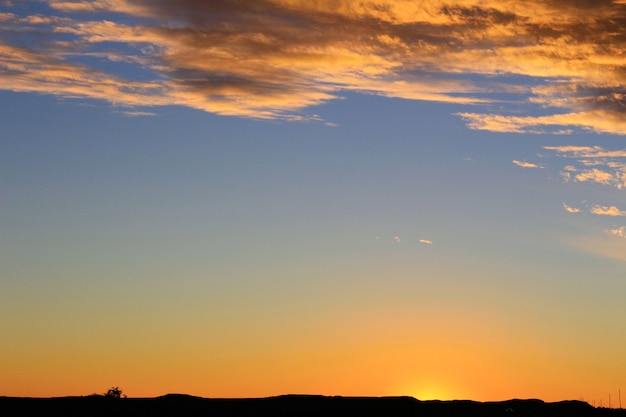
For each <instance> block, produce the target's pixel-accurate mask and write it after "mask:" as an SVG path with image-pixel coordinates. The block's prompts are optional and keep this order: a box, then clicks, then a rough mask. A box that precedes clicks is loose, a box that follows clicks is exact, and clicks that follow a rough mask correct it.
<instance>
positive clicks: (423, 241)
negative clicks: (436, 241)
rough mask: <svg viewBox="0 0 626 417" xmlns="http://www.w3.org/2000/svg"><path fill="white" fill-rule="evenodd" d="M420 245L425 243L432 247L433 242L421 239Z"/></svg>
mask: <svg viewBox="0 0 626 417" xmlns="http://www.w3.org/2000/svg"><path fill="white" fill-rule="evenodd" d="M420 243H423V244H425V245H432V244H433V242H432V240H428V239H420Z"/></svg>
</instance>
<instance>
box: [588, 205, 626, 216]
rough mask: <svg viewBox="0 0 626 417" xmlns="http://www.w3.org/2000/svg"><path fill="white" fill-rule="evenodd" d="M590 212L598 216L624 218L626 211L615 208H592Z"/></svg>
mask: <svg viewBox="0 0 626 417" xmlns="http://www.w3.org/2000/svg"><path fill="white" fill-rule="evenodd" d="M591 212H592V213H593V214H598V215H600V216H626V211H624V210H620V209H618V208H617V207H615V206H593V207H592V208H591Z"/></svg>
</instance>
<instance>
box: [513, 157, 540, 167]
mask: <svg viewBox="0 0 626 417" xmlns="http://www.w3.org/2000/svg"><path fill="white" fill-rule="evenodd" d="M511 162H513V164H515V165H517V166H518V167H521V168H543V166H541V165H538V164H534V163H532V162H526V161H518V160H517V159H514V160H513V161H511Z"/></svg>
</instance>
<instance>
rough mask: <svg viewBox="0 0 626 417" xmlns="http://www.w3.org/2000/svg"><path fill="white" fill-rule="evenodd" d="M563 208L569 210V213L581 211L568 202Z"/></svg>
mask: <svg viewBox="0 0 626 417" xmlns="http://www.w3.org/2000/svg"><path fill="white" fill-rule="evenodd" d="M563 208H564V209H565V211H567V212H568V213H580V209H579V208H577V207H570V206H568V205H567V204H565V203H563Z"/></svg>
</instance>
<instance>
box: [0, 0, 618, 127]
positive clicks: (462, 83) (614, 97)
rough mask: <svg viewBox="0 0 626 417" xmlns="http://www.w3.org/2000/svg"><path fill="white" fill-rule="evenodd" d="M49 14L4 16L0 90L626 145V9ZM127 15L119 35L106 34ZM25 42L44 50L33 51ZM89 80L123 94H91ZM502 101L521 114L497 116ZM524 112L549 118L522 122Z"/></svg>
mask: <svg viewBox="0 0 626 417" xmlns="http://www.w3.org/2000/svg"><path fill="white" fill-rule="evenodd" d="M44 3H45V4H47V5H48V7H49V13H48V14H49V15H46V16H44V15H42V14H37V15H34V14H33V15H26V16H18V15H17V14H15V13H3V14H2V15H0V20H2V21H3V28H2V29H0V33H3V34H7V35H10V36H3V37H2V39H4V41H3V42H4V43H3V44H2V47H3V48H5V53H4V54H3V55H2V56H0V74H1V75H2V79H3V80H5V82H4V83H3V84H2V85H0V88H3V89H11V90H13V91H37V92H39V93H47V94H54V95H59V96H64V97H87V98H96V99H101V100H106V101H109V102H111V103H113V104H116V105H125V106H130V107H133V106H158V105H172V104H173V105H183V106H188V107H193V108H197V109H201V110H204V111H207V112H212V113H218V114H227V115H237V116H243V117H253V118H285V119H294V120H301V119H303V118H312V119H316V118H317V116H315V115H310V114H309V115H307V114H305V113H303V112H304V111H305V109H306V108H309V107H311V106H315V105H319V104H322V103H324V102H327V101H329V100H332V99H336V98H338V97H340V96H341V94H342V92H343V91H356V92H362V93H368V94H378V95H382V96H388V97H401V98H405V99H410V100H426V101H438V102H450V103H459V104H466V105H473V106H474V110H475V111H472V112H461V113H459V115H460V116H461V117H462V118H463V119H465V120H466V122H467V123H468V126H469V127H470V128H473V129H484V130H491V131H499V132H520V133H540V132H550V133H557V134H563V133H571V132H573V129H582V130H588V131H593V132H601V133H613V134H623V132H624V131H626V122H625V121H624V117H623V115H624V108H625V107H626V98H625V97H626V90H625V89H624V87H623V86H624V84H625V81H626V77H625V76H624V74H625V71H624V68H625V67H626V58H624V53H623V52H624V49H625V48H624V46H625V45H626V32H625V31H624V29H623V28H624V27H626V18H625V17H624V16H626V5H624V4H623V3H618V2H612V1H609V0H600V1H597V2H593V3H591V2H578V3H576V4H573V5H572V4H567V5H564V3H563V2H562V1H560V0H549V1H539V0H513V1H507V2H501V1H495V0H486V1H485V0H481V1H479V0H446V1H443V0H425V1H422V2H414V1H409V0H363V1H359V2H354V1H349V0H339V1H333V2H312V1H308V0H259V1H255V2H236V1H229V0H219V1H211V2H199V1H196V0H181V1H178V2H175V3H173V2H170V1H166V0H151V1H148V0H90V1H83V0H75V1H70V0H68V1H58V0H45V1H44ZM122 14H123V15H125V17H124V20H123V22H125V23H121V22H122V20H120V21H116V20H113V21H112V20H111V19H116V16H120V15H122ZM26 33H31V34H32V33H36V34H38V35H40V36H39V38H40V39H46V41H36V42H34V43H33V42H31V41H32V37H29V36H27V35H26ZM26 50H27V51H28V52H29V53H30V54H32V55H33V56H37V57H39V58H38V59H39V64H38V65H31V61H29V59H28V58H26V59H25V58H24V55H23V53H24V51H26ZM85 56H97V57H99V58H101V59H106V60H109V61H114V62H119V61H123V62H127V63H130V64H132V65H135V66H136V69H137V70H138V71H141V72H142V73H143V74H144V76H143V77H141V80H142V81H141V82H139V81H137V80H129V79H128V77H129V76H128V75H126V74H124V73H123V72H119V73H111V72H108V73H107V72H105V71H103V70H98V68H97V67H96V68H93V67H87V66H85V64H84V61H80V60H79V59H78V58H80V57H85ZM24 59H25V60H24ZM44 62H46V63H47V64H48V65H56V66H57V67H59V68H62V74H61V77H60V78H59V81H58V82H56V81H55V80H56V78H55V77H54V75H53V74H50V73H48V76H41V75H38V73H39V71H40V69H41V68H42V66H44V64H43V63H44ZM78 62H83V63H82V64H80V65H79V64H78ZM94 65H96V64H94ZM72 72H73V73H76V74H78V76H77V77H76V80H75V82H73V81H72V77H68V76H64V75H63V74H69V73H72ZM92 72H93V73H95V74H99V77H101V78H103V79H106V80H109V81H108V82H110V83H113V84H115V82H120V83H121V84H129V85H131V89H130V91H128V90H127V89H124V88H121V87H115V86H110V88H108V89H103V88H99V87H98V85H97V84H96V83H97V80H94V79H93V77H90V76H89V75H90V73H92ZM90 83H93V84H92V85H91V86H90V85H89V84H90ZM91 87H94V92H93V93H91V91H92V88H91ZM502 93H506V94H508V95H509V96H511V97H514V100H513V101H511V100H510V99H508V98H507V101H506V102H504V101H503V100H502V98H501V97H502V95H501V94H502ZM120 96H123V97H120ZM495 101H499V102H501V103H502V104H503V105H504V108H505V109H507V111H506V112H504V113H503V114H488V113H484V112H481V111H480V108H478V107H476V106H477V105H481V104H485V103H491V102H495ZM532 106H534V107H537V106H540V107H543V108H544V111H545V112H549V114H547V115H544V116H530V115H524V112H526V114H530V113H529V111H530V110H529V109H530V108H531V107H532ZM557 110H558V111H557ZM520 111H521V112H522V115H519V114H520ZM514 113H515V114H514Z"/></svg>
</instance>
